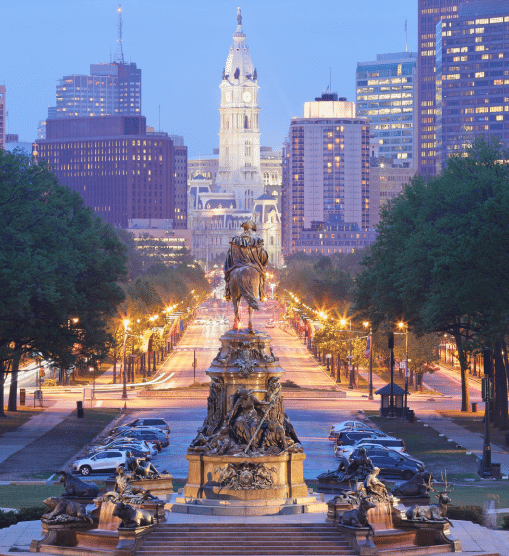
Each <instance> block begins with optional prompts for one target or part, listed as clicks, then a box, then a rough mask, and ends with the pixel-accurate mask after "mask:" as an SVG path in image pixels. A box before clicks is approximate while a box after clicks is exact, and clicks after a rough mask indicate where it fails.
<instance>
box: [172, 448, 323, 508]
mask: <svg viewBox="0 0 509 556" xmlns="http://www.w3.org/2000/svg"><path fill="white" fill-rule="evenodd" d="M186 457H187V460H188V461H189V475H188V479H187V483H186V486H185V488H184V495H183V496H179V495H174V496H172V498H171V500H170V501H169V503H167V504H166V506H165V508H166V509H167V510H170V511H172V512H179V513H190V514H202V515H274V514H294V513H307V512H322V511H325V510H326V509H327V505H326V504H325V503H323V502H321V501H317V500H316V498H315V497H314V496H308V488H307V486H306V483H305V482H304V476H303V467H302V465H303V461H304V459H305V458H306V456H305V455H304V454H303V453H288V452H285V453H282V454H280V455H264V456H258V457H242V456H206V455H203V454H188V455H187V456H186Z"/></svg>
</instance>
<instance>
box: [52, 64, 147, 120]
mask: <svg viewBox="0 0 509 556" xmlns="http://www.w3.org/2000/svg"><path fill="white" fill-rule="evenodd" d="M116 115H119V116H120V115H124V116H127V115H133V116H139V115H141V69H138V68H137V67H136V64H134V63H133V64H122V63H120V64H119V63H117V62H114V63H112V64H91V65H90V75H68V76H65V77H62V79H60V80H59V82H58V85H57V101H56V106H54V107H50V108H49V109H48V118H49V119H53V118H83V117H86V116H116Z"/></svg>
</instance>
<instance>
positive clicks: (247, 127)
mask: <svg viewBox="0 0 509 556" xmlns="http://www.w3.org/2000/svg"><path fill="white" fill-rule="evenodd" d="M244 129H249V118H248V117H247V116H244Z"/></svg>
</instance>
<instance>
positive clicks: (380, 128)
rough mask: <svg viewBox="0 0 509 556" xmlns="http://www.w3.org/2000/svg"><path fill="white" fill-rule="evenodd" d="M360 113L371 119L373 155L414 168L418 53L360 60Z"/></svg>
mask: <svg viewBox="0 0 509 556" xmlns="http://www.w3.org/2000/svg"><path fill="white" fill-rule="evenodd" d="M356 85H357V116H358V117H364V118H367V119H368V121H369V127H370V132H371V156H372V157H375V158H378V159H379V160H380V162H383V163H385V164H391V165H393V164H394V165H397V166H402V167H406V168H413V167H414V164H415V160H416V141H415V135H416V126H415V123H416V118H417V105H416V99H415V91H416V87H417V53H415V52H399V53H395V54H377V57H376V60H375V61H372V62H358V63H357V71H356Z"/></svg>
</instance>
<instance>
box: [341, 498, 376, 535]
mask: <svg viewBox="0 0 509 556" xmlns="http://www.w3.org/2000/svg"><path fill="white" fill-rule="evenodd" d="M371 508H376V504H375V503H374V502H372V501H371V500H370V499H369V498H360V500H359V507H358V508H356V509H355V510H349V511H347V512H344V513H343V515H342V516H341V517H340V521H339V522H340V523H342V524H343V525H348V526H350V527H369V529H371V532H372V533H373V536H374V535H375V530H374V529H373V526H372V525H371V523H369V521H368V515H367V514H368V510H370V509H371Z"/></svg>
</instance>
